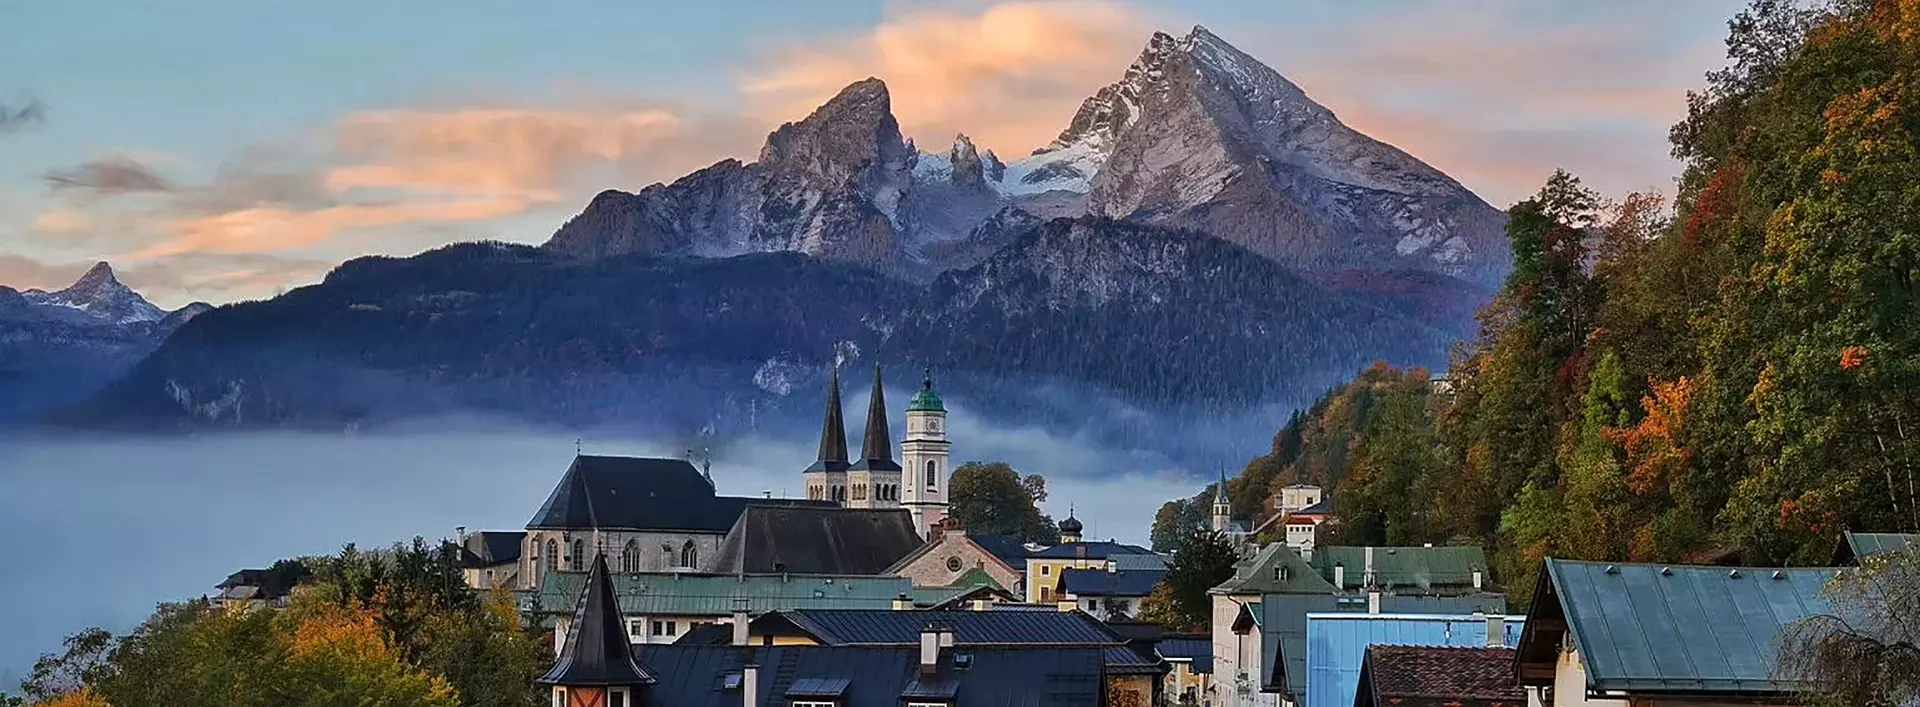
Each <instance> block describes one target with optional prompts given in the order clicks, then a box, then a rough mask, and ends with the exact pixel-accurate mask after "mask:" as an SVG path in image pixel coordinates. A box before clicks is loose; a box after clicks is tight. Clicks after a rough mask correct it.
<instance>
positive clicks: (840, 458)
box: [807, 364, 847, 471]
mask: <svg viewBox="0 0 1920 707" xmlns="http://www.w3.org/2000/svg"><path fill="white" fill-rule="evenodd" d="M815 459H817V461H815V462H814V463H813V466H810V467H807V471H846V470H847V423H846V420H845V419H844V418H842V417H841V416H840V366H839V365H838V364H836V365H834V367H833V382H832V383H831V384H829V386H828V388H827V413H826V419H825V421H824V422H822V423H821V424H820V453H819V455H818V456H816V457H815Z"/></svg>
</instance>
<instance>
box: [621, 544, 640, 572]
mask: <svg viewBox="0 0 1920 707" xmlns="http://www.w3.org/2000/svg"><path fill="white" fill-rule="evenodd" d="M620 571H621V572H625V573H627V574H633V573H635V572H639V571H640V541H638V540H628V541H627V546H626V547H625V548H622V549H621V550H620Z"/></svg>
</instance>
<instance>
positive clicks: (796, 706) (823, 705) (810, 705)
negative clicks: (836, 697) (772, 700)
mask: <svg viewBox="0 0 1920 707" xmlns="http://www.w3.org/2000/svg"><path fill="white" fill-rule="evenodd" d="M793 707H838V705H835V704H834V703H832V702H821V701H819V700H794V701H793Z"/></svg>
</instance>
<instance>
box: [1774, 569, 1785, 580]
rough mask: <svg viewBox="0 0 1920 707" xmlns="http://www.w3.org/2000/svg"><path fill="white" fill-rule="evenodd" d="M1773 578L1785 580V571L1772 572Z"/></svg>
mask: <svg viewBox="0 0 1920 707" xmlns="http://www.w3.org/2000/svg"><path fill="white" fill-rule="evenodd" d="M1773 578H1774V579H1786V578H1787V573H1786V570H1774V571H1773Z"/></svg>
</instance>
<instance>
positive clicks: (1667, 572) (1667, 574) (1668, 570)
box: [1660, 567, 1673, 577]
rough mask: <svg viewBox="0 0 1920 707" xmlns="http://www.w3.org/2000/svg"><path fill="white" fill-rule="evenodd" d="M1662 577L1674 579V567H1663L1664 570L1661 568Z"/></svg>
mask: <svg viewBox="0 0 1920 707" xmlns="http://www.w3.org/2000/svg"><path fill="white" fill-rule="evenodd" d="M1660 576H1662V577H1672V576H1673V568H1672V567H1662V568H1660Z"/></svg>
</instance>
